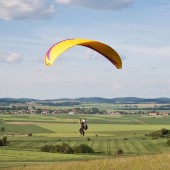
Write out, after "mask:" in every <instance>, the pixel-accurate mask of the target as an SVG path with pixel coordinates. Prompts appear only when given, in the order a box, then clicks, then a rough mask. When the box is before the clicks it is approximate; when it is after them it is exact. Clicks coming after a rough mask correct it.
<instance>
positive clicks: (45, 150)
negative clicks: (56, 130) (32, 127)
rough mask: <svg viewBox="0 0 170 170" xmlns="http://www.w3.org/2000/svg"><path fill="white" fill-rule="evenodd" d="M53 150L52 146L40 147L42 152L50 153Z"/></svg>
mask: <svg viewBox="0 0 170 170" xmlns="http://www.w3.org/2000/svg"><path fill="white" fill-rule="evenodd" d="M52 150H53V145H44V146H42V147H41V151H42V152H51V151H52Z"/></svg>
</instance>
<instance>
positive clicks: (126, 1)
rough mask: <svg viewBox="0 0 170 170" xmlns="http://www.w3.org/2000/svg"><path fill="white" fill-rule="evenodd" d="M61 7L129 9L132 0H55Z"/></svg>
mask: <svg viewBox="0 0 170 170" xmlns="http://www.w3.org/2000/svg"><path fill="white" fill-rule="evenodd" d="M55 1H56V3H59V4H63V5H72V4H73V5H81V6H85V7H89V8H94V9H100V10H120V9H123V8H126V7H129V5H131V4H132V3H133V1H134V0H100V1H99V0H55Z"/></svg>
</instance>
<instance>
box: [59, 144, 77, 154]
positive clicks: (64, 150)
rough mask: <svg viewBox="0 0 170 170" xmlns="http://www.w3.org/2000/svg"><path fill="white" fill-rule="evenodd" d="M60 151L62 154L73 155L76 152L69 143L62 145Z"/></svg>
mask: <svg viewBox="0 0 170 170" xmlns="http://www.w3.org/2000/svg"><path fill="white" fill-rule="evenodd" d="M58 149H59V151H60V152H61V153H68V154H71V153H73V152H74V151H73V148H72V147H71V146H70V145H68V144H67V143H63V144H62V145H60V147H59V148H58Z"/></svg>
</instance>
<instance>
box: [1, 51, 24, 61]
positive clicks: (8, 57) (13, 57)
mask: <svg viewBox="0 0 170 170" xmlns="http://www.w3.org/2000/svg"><path fill="white" fill-rule="evenodd" d="M21 61H22V57H21V55H20V54H18V53H15V52H12V53H6V54H5V53H0V62H5V63H18V62H21Z"/></svg>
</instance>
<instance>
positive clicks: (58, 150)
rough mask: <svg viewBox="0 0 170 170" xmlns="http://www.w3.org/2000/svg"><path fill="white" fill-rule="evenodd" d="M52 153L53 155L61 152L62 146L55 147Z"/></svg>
mask: <svg viewBox="0 0 170 170" xmlns="http://www.w3.org/2000/svg"><path fill="white" fill-rule="evenodd" d="M51 152H53V153H56V152H61V145H54V146H53V147H52V149H51Z"/></svg>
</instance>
